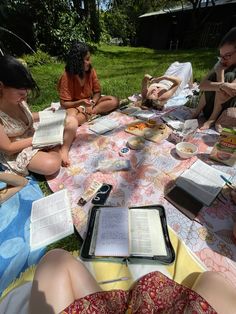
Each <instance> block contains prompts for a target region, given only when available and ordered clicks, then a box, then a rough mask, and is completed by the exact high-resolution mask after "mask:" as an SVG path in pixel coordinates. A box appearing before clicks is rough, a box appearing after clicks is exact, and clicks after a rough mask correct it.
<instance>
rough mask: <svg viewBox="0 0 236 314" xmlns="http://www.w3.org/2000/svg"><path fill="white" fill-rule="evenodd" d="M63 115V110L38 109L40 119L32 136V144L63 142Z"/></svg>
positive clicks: (64, 112) (64, 114) (41, 144)
mask: <svg viewBox="0 0 236 314" xmlns="http://www.w3.org/2000/svg"><path fill="white" fill-rule="evenodd" d="M65 117H66V111H65V110H58V111H55V112H53V111H40V112H39V119H40V121H39V126H38V129H37V130H36V131H35V134H34V137H33V146H46V145H56V144H63V133H64V121H65Z"/></svg>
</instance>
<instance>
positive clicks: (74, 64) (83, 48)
mask: <svg viewBox="0 0 236 314" xmlns="http://www.w3.org/2000/svg"><path fill="white" fill-rule="evenodd" d="M88 52H90V49H89V47H88V45H86V44H85V43H82V42H78V41H75V42H73V43H72V45H71V48H70V51H69V54H68V57H67V62H66V66H65V70H66V72H68V73H69V74H71V75H76V74H78V75H79V77H80V78H83V77H84V58H85V56H86V55H87V53H88ZM90 70H91V69H90Z"/></svg>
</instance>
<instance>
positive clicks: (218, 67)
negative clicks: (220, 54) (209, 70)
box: [213, 60, 226, 75]
mask: <svg viewBox="0 0 236 314" xmlns="http://www.w3.org/2000/svg"><path fill="white" fill-rule="evenodd" d="M213 69H214V71H215V73H216V74H217V75H219V74H222V73H223V72H224V70H225V69H226V67H225V66H224V64H223V63H222V62H221V60H218V61H217V62H216V64H215V65H214V67H213Z"/></svg>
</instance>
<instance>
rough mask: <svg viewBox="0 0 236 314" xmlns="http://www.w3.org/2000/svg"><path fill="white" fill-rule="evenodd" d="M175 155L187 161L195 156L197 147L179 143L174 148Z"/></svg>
mask: <svg viewBox="0 0 236 314" xmlns="http://www.w3.org/2000/svg"><path fill="white" fill-rule="evenodd" d="M175 148H176V153H177V154H178V155H179V157H181V158H184V159H187V158H191V157H193V156H194V155H196V154H197V151H198V147H197V145H194V144H192V143H189V142H180V143H178V144H177V145H176V146H175Z"/></svg>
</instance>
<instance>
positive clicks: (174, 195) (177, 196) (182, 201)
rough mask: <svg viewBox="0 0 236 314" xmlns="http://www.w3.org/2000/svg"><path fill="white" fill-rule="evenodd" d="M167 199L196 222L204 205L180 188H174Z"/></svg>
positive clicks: (167, 195) (166, 196)
mask: <svg viewBox="0 0 236 314" xmlns="http://www.w3.org/2000/svg"><path fill="white" fill-rule="evenodd" d="M165 198H166V199H167V200H168V201H169V202H170V203H171V204H173V205H174V206H175V207H176V208H177V209H179V210H180V211H181V212H182V213H183V214H184V215H185V216H187V217H188V218H189V219H191V220H194V219H195V218H196V216H197V215H198V213H199V212H200V210H201V209H202V207H203V204H202V203H201V202H199V201H198V200H197V199H196V198H194V197H193V196H192V195H190V194H189V193H188V192H186V191H184V190H183V189H181V188H180V187H178V186H174V187H173V188H172V189H171V190H169V192H168V193H167V194H166V195H165Z"/></svg>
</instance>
